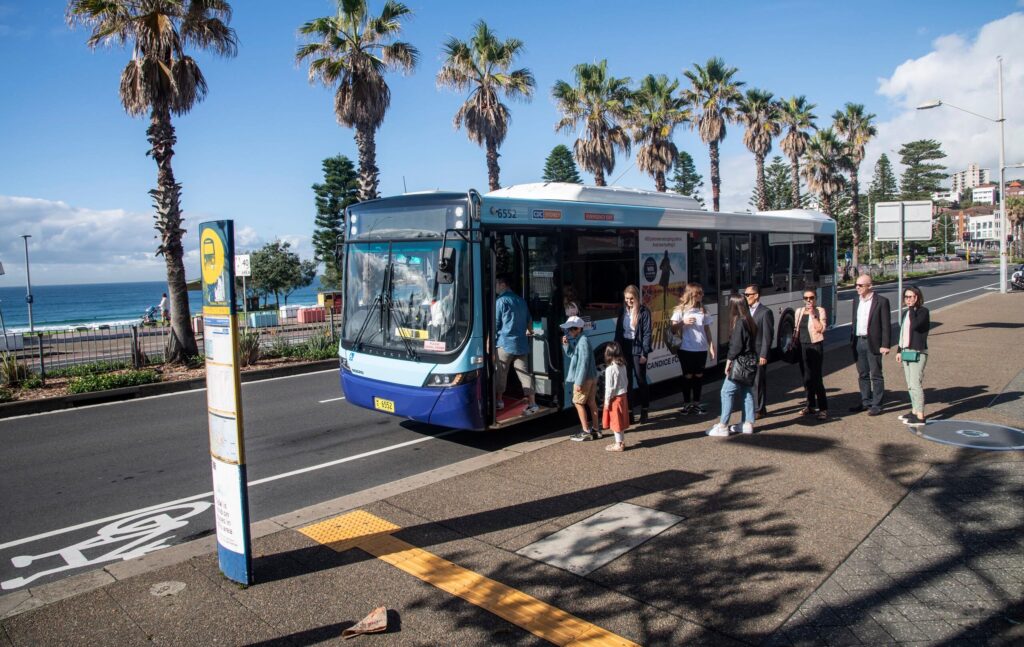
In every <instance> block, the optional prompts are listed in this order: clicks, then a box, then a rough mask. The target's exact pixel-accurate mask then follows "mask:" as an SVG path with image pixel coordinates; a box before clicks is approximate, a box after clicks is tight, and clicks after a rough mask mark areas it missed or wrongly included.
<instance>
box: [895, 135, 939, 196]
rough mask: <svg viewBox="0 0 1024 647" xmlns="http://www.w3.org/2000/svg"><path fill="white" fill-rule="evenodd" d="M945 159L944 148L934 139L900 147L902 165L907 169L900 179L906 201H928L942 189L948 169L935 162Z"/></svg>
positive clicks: (921, 140)
mask: <svg viewBox="0 0 1024 647" xmlns="http://www.w3.org/2000/svg"><path fill="white" fill-rule="evenodd" d="M944 157H946V154H945V153H943V152H942V146H941V145H940V144H939V142H937V141H935V140H934V139H919V140H917V141H912V142H909V143H907V144H904V145H903V146H902V147H900V163H901V164H903V165H904V166H906V167H907V168H906V170H905V171H903V176H902V177H901V178H900V186H901V187H902V189H903V196H902V197H903V199H904V200H927V199H929V198H931V196H932V193H934V192H936V191H938V190H939V189H940V188H941V187H942V181H943V180H944V179H945V178H946V174H945V173H944V172H943V171H945V170H946V167H945V166H944V165H943V164H935V163H933V160H940V159H943V158H944Z"/></svg>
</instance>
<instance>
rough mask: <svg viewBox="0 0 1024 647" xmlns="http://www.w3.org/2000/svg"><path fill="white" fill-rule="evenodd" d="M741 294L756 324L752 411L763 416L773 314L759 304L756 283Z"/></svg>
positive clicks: (765, 408)
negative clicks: (755, 365)
mask: <svg viewBox="0 0 1024 647" xmlns="http://www.w3.org/2000/svg"><path fill="white" fill-rule="evenodd" d="M743 296H744V297H746V299H747V305H748V306H750V316H751V317H753V318H754V323H755V324H757V339H756V340H755V346H756V348H757V355H758V361H757V373H755V374H754V412H755V413H756V414H757V417H758V418H759V419H760V418H764V417H765V416H767V415H768V385H767V383H766V381H765V373H767V370H768V354H769V353H770V352H771V350H772V339H773V338H774V337H775V315H773V314H772V311H771V308H769V307H768V306H765V305H762V304H761V288H760V287H759V286H757V285H748V286H747V287H746V288H744V289H743Z"/></svg>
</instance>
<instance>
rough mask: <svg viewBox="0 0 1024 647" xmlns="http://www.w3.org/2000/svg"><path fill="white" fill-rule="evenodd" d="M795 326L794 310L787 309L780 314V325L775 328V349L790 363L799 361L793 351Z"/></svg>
mask: <svg viewBox="0 0 1024 647" xmlns="http://www.w3.org/2000/svg"><path fill="white" fill-rule="evenodd" d="M794 328H796V319H795V317H794V315H793V311H792V310H786V311H785V312H783V313H782V315H780V316H779V325H778V326H776V328H775V351H776V356H777V357H780V358H782V359H783V360H784V361H786V362H789V363H790V364H795V363H796V362H797V359H796V358H795V357H794V356H793V352H792V348H793V329H794Z"/></svg>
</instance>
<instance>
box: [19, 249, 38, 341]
mask: <svg viewBox="0 0 1024 647" xmlns="http://www.w3.org/2000/svg"><path fill="white" fill-rule="evenodd" d="M21 237H22V238H23V239H24V240H25V290H26V294H25V303H27V304H28V331H29V332H33V333H34V332H35V331H36V327H35V324H34V323H33V322H32V274H31V273H30V272H29V269H28V239H29V238H32V235H31V234H22V235H21Z"/></svg>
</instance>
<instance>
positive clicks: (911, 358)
mask: <svg viewBox="0 0 1024 647" xmlns="http://www.w3.org/2000/svg"><path fill="white" fill-rule="evenodd" d="M900 359H901V360H903V361H904V362H918V361H920V360H921V351H919V350H910V349H909V348H905V349H903V350H901V351H900Z"/></svg>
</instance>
